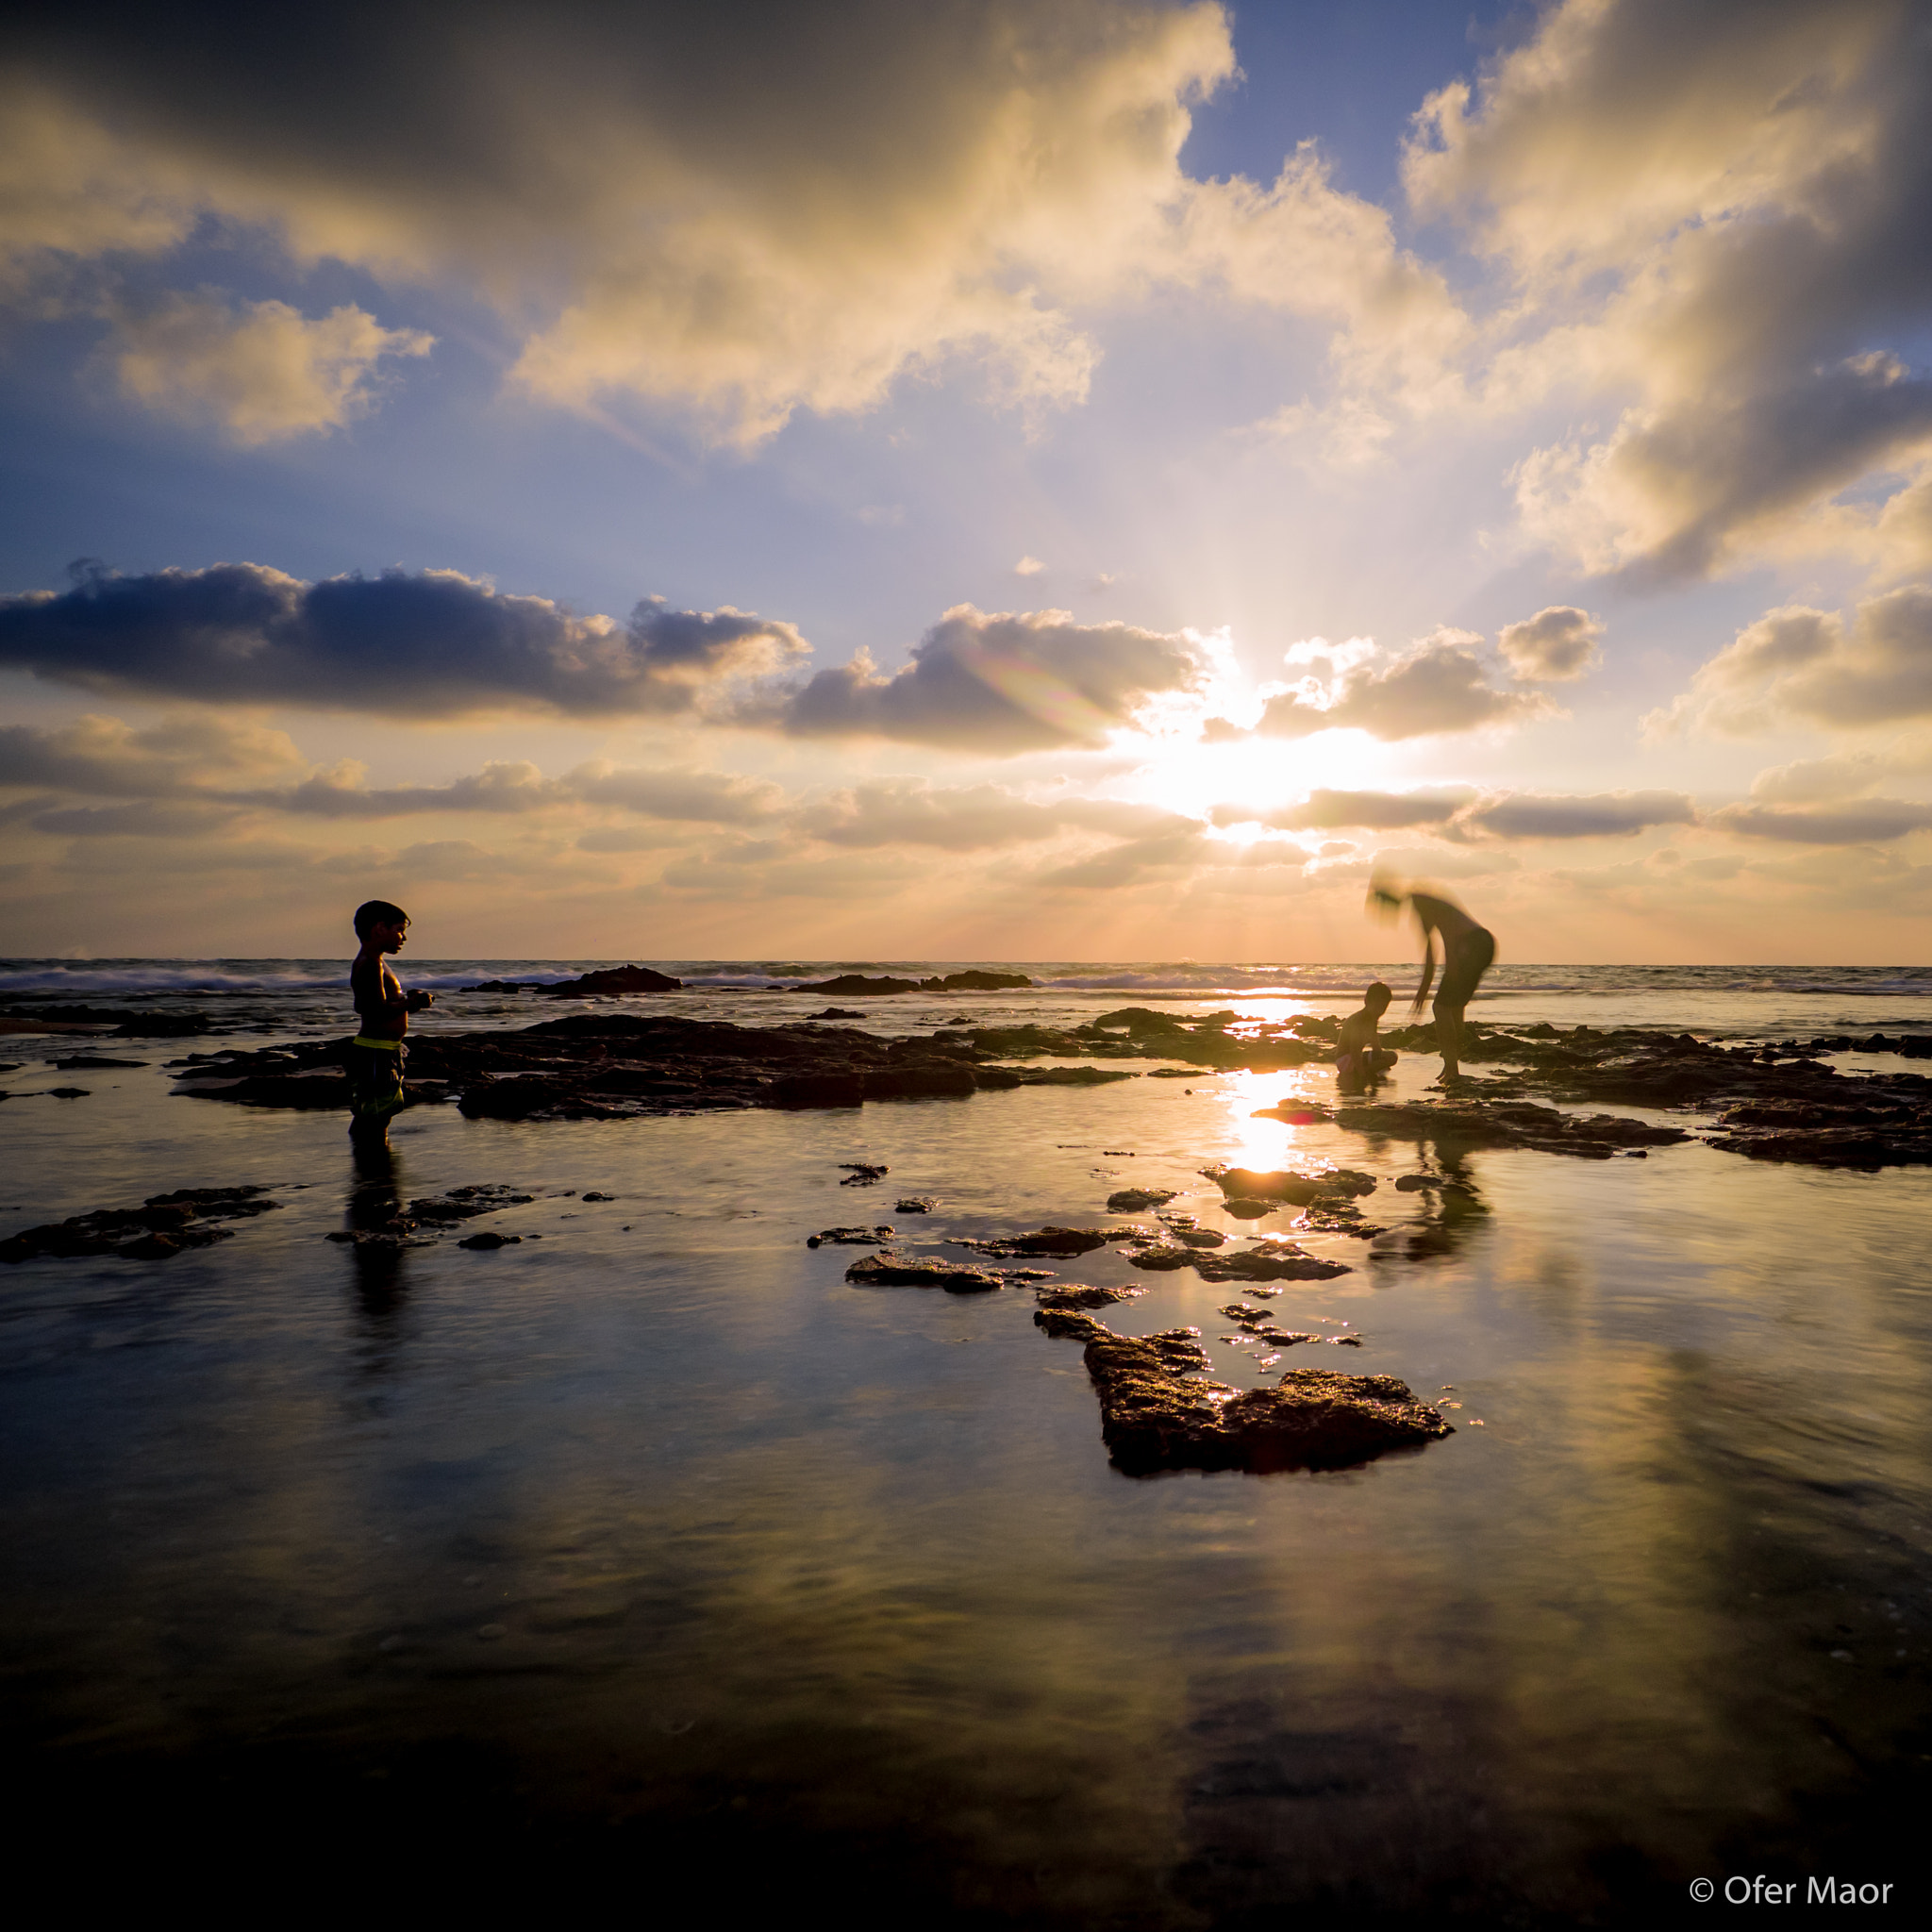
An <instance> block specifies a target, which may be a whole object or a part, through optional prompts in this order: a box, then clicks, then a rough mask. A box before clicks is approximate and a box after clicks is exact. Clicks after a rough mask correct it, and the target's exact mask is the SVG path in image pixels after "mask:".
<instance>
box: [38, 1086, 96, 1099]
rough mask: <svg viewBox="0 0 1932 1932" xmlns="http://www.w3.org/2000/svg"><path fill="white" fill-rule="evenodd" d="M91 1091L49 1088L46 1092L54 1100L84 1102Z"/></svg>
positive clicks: (75, 1088)
mask: <svg viewBox="0 0 1932 1932" xmlns="http://www.w3.org/2000/svg"><path fill="white" fill-rule="evenodd" d="M47 1091H48V1092H49V1093H51V1094H52V1095H53V1096H54V1098H55V1099H56V1100H85V1099H86V1098H87V1097H88V1095H89V1093H90V1092H91V1091H92V1090H91V1089H89V1088H86V1087H49V1088H48V1089H47Z"/></svg>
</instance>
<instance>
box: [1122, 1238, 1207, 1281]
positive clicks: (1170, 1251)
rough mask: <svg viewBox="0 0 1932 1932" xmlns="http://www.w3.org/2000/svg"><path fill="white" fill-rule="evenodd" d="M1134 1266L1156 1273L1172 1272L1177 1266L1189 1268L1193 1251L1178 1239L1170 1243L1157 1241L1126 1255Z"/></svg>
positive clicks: (1192, 1258)
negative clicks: (1182, 1244) (1183, 1245)
mask: <svg viewBox="0 0 1932 1932" xmlns="http://www.w3.org/2000/svg"><path fill="white" fill-rule="evenodd" d="M1127 1260H1128V1261H1129V1262H1130V1263H1131V1264H1132V1265H1133V1266H1134V1267H1136V1268H1145V1269H1148V1270H1150V1271H1151V1272H1154V1273H1158V1274H1172V1273H1173V1272H1174V1270H1175V1269H1177V1268H1191V1267H1192V1266H1193V1265H1194V1251H1193V1249H1192V1248H1184V1247H1182V1246H1181V1245H1180V1243H1179V1242H1178V1241H1176V1242H1174V1243H1173V1244H1172V1245H1170V1244H1169V1243H1167V1242H1165V1241H1157V1242H1155V1243H1153V1244H1152V1245H1150V1246H1148V1247H1144V1248H1136V1249H1135V1250H1134V1252H1133V1253H1132V1254H1130V1255H1129V1256H1128V1257H1127Z"/></svg>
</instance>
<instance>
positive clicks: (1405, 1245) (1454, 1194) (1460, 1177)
mask: <svg viewBox="0 0 1932 1932" xmlns="http://www.w3.org/2000/svg"><path fill="white" fill-rule="evenodd" d="M1416 1151H1417V1153H1419V1154H1420V1153H1421V1152H1422V1151H1423V1150H1422V1149H1421V1148H1420V1147H1419V1148H1418V1149H1417V1150H1416ZM1435 1156H1436V1159H1435V1164H1434V1170H1433V1172H1432V1173H1431V1174H1430V1178H1431V1181H1432V1182H1433V1183H1434V1184H1433V1185H1432V1186H1430V1187H1428V1188H1425V1189H1423V1190H1421V1191H1420V1199H1421V1203H1422V1208H1423V1212H1422V1214H1421V1215H1420V1216H1419V1217H1418V1218H1417V1219H1416V1220H1414V1221H1412V1222H1410V1223H1409V1224H1407V1227H1406V1228H1403V1229H1402V1230H1401V1231H1400V1234H1399V1238H1398V1241H1396V1242H1390V1241H1386V1240H1385V1241H1381V1242H1378V1243H1377V1244H1376V1245H1377V1248H1378V1250H1379V1251H1380V1252H1382V1253H1384V1254H1389V1253H1394V1254H1400V1255H1404V1256H1406V1257H1407V1258H1408V1259H1409V1260H1411V1261H1423V1260H1430V1259H1436V1258H1440V1257H1447V1256H1450V1255H1454V1254H1455V1253H1456V1252H1457V1250H1458V1249H1459V1248H1460V1247H1462V1246H1463V1244H1464V1243H1465V1242H1466V1241H1468V1240H1469V1238H1470V1236H1471V1235H1473V1234H1474V1233H1475V1231H1476V1230H1477V1229H1478V1228H1480V1227H1481V1226H1482V1225H1483V1224H1484V1223H1485V1222H1486V1221H1487V1220H1488V1219H1489V1214H1490V1205H1489V1203H1488V1202H1487V1201H1485V1200H1484V1199H1483V1197H1482V1191H1481V1190H1480V1189H1479V1188H1477V1186H1476V1183H1475V1176H1474V1174H1472V1173H1471V1172H1470V1168H1469V1163H1468V1161H1467V1160H1466V1159H1464V1158H1463V1156H1462V1154H1461V1152H1460V1151H1459V1150H1458V1149H1457V1148H1454V1147H1444V1146H1442V1145H1441V1144H1440V1143H1439V1144H1437V1145H1436V1147H1435ZM1418 1171H1419V1172H1428V1171H1429V1169H1428V1163H1427V1162H1426V1160H1424V1163H1423V1165H1422V1167H1421V1168H1420V1169H1419V1170H1418Z"/></svg>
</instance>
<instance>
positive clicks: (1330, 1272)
mask: <svg viewBox="0 0 1932 1932" xmlns="http://www.w3.org/2000/svg"><path fill="white" fill-rule="evenodd" d="M1194 1267H1195V1270H1196V1272H1197V1273H1198V1274H1200V1276H1201V1278H1202V1280H1204V1281H1332V1280H1333V1279H1334V1278H1335V1276H1336V1275H1338V1274H1350V1273H1352V1272H1353V1271H1352V1270H1351V1269H1350V1267H1349V1265H1348V1263H1347V1262H1346V1261H1330V1260H1327V1259H1326V1258H1324V1257H1322V1256H1319V1255H1310V1254H1308V1253H1307V1251H1306V1250H1305V1249H1303V1248H1301V1247H1300V1246H1298V1245H1297V1244H1296V1243H1295V1242H1293V1241H1263V1242H1261V1243H1260V1244H1259V1245H1258V1246H1257V1247H1253V1248H1237V1249H1233V1250H1227V1249H1224V1250H1222V1251H1221V1252H1219V1253H1217V1254H1207V1255H1204V1254H1197V1255H1195V1256H1194Z"/></svg>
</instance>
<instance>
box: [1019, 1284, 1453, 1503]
mask: <svg viewBox="0 0 1932 1932" xmlns="http://www.w3.org/2000/svg"><path fill="white" fill-rule="evenodd" d="M1041 1313H1042V1314H1043V1315H1046V1316H1047V1317H1048V1321H1043V1322H1042V1324H1041V1325H1042V1326H1046V1325H1048V1322H1050V1323H1051V1324H1052V1325H1051V1328H1050V1332H1052V1333H1054V1334H1057V1335H1062V1336H1066V1337H1069V1338H1071V1339H1074V1340H1076V1341H1083V1342H1085V1344H1086V1363H1087V1373H1088V1374H1089V1375H1091V1377H1092V1379H1093V1384H1094V1388H1095V1390H1096V1391H1097V1392H1098V1393H1099V1396H1100V1414H1101V1437H1102V1440H1103V1441H1105V1442H1106V1443H1107V1446H1108V1450H1109V1452H1110V1453H1111V1456H1112V1459H1113V1463H1114V1466H1115V1467H1116V1468H1117V1469H1120V1470H1122V1471H1123V1472H1124V1473H1125V1474H1129V1475H1153V1474H1158V1473H1160V1472H1161V1471H1164V1470H1173V1469H1203V1470H1215V1469H1242V1470H1251V1471H1255V1472H1265V1471H1272V1470H1289V1469H1346V1468H1350V1467H1353V1466H1355V1465H1357V1464H1359V1463H1363V1462H1368V1461H1371V1460H1373V1459H1374V1457H1378V1456H1382V1455H1385V1454H1386V1453H1387V1452H1388V1451H1390V1450H1391V1449H1407V1448H1418V1447H1420V1446H1422V1445H1423V1444H1424V1443H1426V1442H1432V1441H1438V1440H1440V1439H1441V1437H1444V1436H1447V1435H1450V1434H1453V1433H1454V1432H1453V1430H1452V1429H1451V1427H1450V1425H1449V1424H1448V1423H1447V1422H1445V1421H1444V1420H1443V1419H1442V1416H1441V1413H1440V1412H1439V1411H1438V1410H1436V1409H1434V1408H1431V1407H1429V1406H1428V1405H1427V1404H1426V1403H1424V1402H1421V1401H1419V1400H1418V1399H1417V1398H1416V1395H1415V1393H1414V1391H1412V1390H1411V1389H1410V1388H1409V1387H1408V1385H1407V1383H1406V1382H1400V1381H1397V1380H1396V1379H1395V1377H1394V1376H1392V1375H1350V1374H1341V1373H1340V1372H1338V1371H1336V1370H1332V1369H1291V1370H1289V1371H1288V1373H1287V1374H1284V1375H1283V1376H1282V1378H1281V1381H1280V1382H1279V1384H1278V1385H1277V1386H1275V1387H1274V1388H1271V1389H1250V1390H1247V1391H1242V1392H1241V1393H1240V1394H1237V1393H1236V1392H1235V1391H1234V1390H1232V1389H1230V1388H1229V1387H1228V1386H1227V1385H1226V1384H1225V1383H1223V1382H1214V1381H1209V1380H1207V1379H1205V1372H1206V1370H1207V1367H1208V1357H1207V1352H1206V1351H1205V1350H1204V1349H1203V1348H1202V1346H1201V1341H1200V1333H1201V1331H1200V1330H1199V1329H1198V1328H1171V1329H1168V1330H1166V1331H1164V1332H1163V1333H1161V1334H1158V1335H1149V1336H1146V1337H1142V1338H1138V1339H1137V1338H1135V1337H1131V1336H1124V1335H1116V1334H1115V1333H1114V1332H1113V1330H1111V1329H1110V1328H1108V1327H1107V1326H1106V1325H1105V1324H1103V1323H1100V1322H1097V1321H1095V1320H1094V1319H1093V1318H1092V1317H1091V1315H1079V1314H1075V1313H1072V1312H1065V1311H1058V1310H1055V1311H1045V1310H1042V1311H1041ZM1035 1319H1036V1320H1041V1316H1036V1317H1035Z"/></svg>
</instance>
